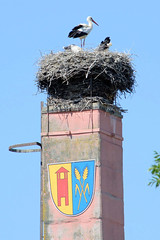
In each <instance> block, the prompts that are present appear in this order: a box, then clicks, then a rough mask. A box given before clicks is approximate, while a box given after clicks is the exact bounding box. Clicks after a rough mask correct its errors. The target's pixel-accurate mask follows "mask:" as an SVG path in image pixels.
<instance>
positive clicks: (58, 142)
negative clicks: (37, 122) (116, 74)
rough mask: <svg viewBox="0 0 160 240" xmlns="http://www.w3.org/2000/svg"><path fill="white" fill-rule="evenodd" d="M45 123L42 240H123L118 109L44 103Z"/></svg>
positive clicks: (43, 123) (98, 105) (120, 146)
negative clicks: (55, 105)
mask: <svg viewBox="0 0 160 240" xmlns="http://www.w3.org/2000/svg"><path fill="white" fill-rule="evenodd" d="M41 121H42V124H41V143H42V155H41V158H42V168H41V240H43V239H44V240H72V239H73V240H74V239H75V240H91V239H92V240H93V239H94V240H102V239H103V240H124V208H123V158H122V141H123V138H122V115H121V112H120V110H119V109H118V108H117V107H115V106H114V105H106V104H105V105H104V104H102V103H100V102H95V103H93V104H92V108H91V109H82V108H79V109H77V108H76V109H74V108H72V109H68V110H64V109H63V110H62V109H59V110H57V109H56V110H55V109H54V107H53V106H51V105H47V107H46V106H44V104H43V103H42V105H41ZM57 171H59V173H58V172H57ZM57 173H58V174H59V179H61V181H62V182H61V184H62V185H63V187H62V186H61V190H59V189H58V178H57ZM63 181H64V183H63ZM66 181H67V182H66ZM66 186H67V189H66V188H65V187H66ZM65 189H66V190H65ZM58 191H60V192H61V193H63V194H62V196H61V198H60V202H59V203H58ZM65 194H66V195H67V196H66V195H65ZM66 199H68V201H66Z"/></svg>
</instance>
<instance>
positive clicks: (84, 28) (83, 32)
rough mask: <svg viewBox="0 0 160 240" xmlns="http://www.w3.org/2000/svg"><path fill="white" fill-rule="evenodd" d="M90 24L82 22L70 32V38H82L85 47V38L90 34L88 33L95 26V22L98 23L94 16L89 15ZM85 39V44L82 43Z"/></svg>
mask: <svg viewBox="0 0 160 240" xmlns="http://www.w3.org/2000/svg"><path fill="white" fill-rule="evenodd" d="M87 21H88V24H85V23H80V24H79V25H78V26H76V27H74V28H73V29H72V31H71V32H70V33H69V34H68V37H69V38H80V40H81V48H82V45H83V47H84V45H85V38H86V37H87V36H88V34H89V33H90V32H91V30H92V28H93V23H95V24H96V25H97V26H99V25H98V23H96V22H95V21H94V20H93V18H92V17H90V16H89V17H87ZM83 39H84V40H83ZM82 40H83V44H82Z"/></svg>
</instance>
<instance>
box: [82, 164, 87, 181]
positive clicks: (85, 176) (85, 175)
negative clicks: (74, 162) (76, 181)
mask: <svg viewBox="0 0 160 240" xmlns="http://www.w3.org/2000/svg"><path fill="white" fill-rule="evenodd" d="M87 177H88V168H87V167H86V168H85V169H84V172H83V179H84V180H86V178H87Z"/></svg>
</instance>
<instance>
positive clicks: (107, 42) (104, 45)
mask: <svg viewBox="0 0 160 240" xmlns="http://www.w3.org/2000/svg"><path fill="white" fill-rule="evenodd" d="M111 46H112V43H111V39H110V37H106V38H105V39H104V41H102V42H101V43H100V45H99V47H98V51H104V50H108V49H109V47H111Z"/></svg>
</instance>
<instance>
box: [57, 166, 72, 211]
mask: <svg viewBox="0 0 160 240" xmlns="http://www.w3.org/2000/svg"><path fill="white" fill-rule="evenodd" d="M56 174H57V196H58V203H57V204H58V206H61V198H65V205H66V206H68V205H69V200H68V170H67V169H65V168H63V167H61V168H60V169H59V170H58V171H57V172H56Z"/></svg>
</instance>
